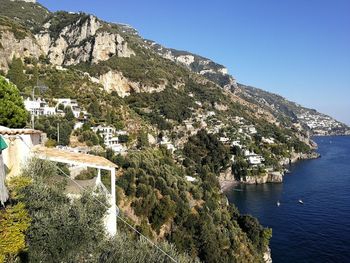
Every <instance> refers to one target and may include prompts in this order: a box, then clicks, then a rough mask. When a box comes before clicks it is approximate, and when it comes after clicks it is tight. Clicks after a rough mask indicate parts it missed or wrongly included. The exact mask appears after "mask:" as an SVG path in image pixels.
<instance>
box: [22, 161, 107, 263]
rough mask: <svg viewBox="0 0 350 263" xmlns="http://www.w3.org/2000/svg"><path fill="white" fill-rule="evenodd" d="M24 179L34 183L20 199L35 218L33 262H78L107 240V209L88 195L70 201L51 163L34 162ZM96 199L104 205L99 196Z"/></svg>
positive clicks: (31, 245) (31, 239)
mask: <svg viewBox="0 0 350 263" xmlns="http://www.w3.org/2000/svg"><path fill="white" fill-rule="evenodd" d="M23 176H27V177H30V178H32V180H33V184H31V185H29V186H28V187H26V188H25V189H23V197H22V198H21V200H22V201H23V202H25V203H26V206H27V209H28V212H29V214H30V216H31V218H32V223H31V226H30V227H29V230H28V234H27V241H28V245H29V248H28V255H29V259H30V261H34V262H39V261H41V262H43V261H44V262H62V261H72V260H73V261H77V260H78V261H79V260H80V259H81V258H85V257H86V255H88V254H89V253H92V252H94V249H95V242H96V240H101V239H102V238H103V236H104V231H103V227H102V221H103V216H104V213H105V212H106V208H104V207H103V206H101V205H100V203H97V202H96V201H95V200H93V199H92V198H91V193H89V192H84V193H83V194H82V196H81V197H80V198H78V199H74V200H70V199H69V198H68V197H67V196H66V195H65V194H64V193H63V191H62V189H63V188H62V187H64V181H63V182H62V181H61V180H60V181H58V182H57V181H52V179H53V178H55V177H57V176H58V171H57V168H56V167H55V166H54V165H52V164H51V163H48V162H44V161H35V160H34V161H32V163H30V164H29V166H28V168H27V169H25V170H24V172H23ZM95 198H98V199H99V200H100V202H104V199H103V198H102V197H100V196H97V195H95ZM43 247H45V249H42V248H43Z"/></svg>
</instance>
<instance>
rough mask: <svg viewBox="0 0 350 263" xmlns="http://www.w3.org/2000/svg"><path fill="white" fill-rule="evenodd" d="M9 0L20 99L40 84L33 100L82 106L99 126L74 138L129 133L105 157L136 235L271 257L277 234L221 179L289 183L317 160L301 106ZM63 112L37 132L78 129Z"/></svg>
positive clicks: (80, 21) (9, 53) (211, 67)
mask: <svg viewBox="0 0 350 263" xmlns="http://www.w3.org/2000/svg"><path fill="white" fill-rule="evenodd" d="M0 1H1V3H2V4H4V6H5V7H6V10H1V13H0V14H1V15H2V16H1V17H0V54H1V57H0V62H1V63H0V70H1V71H2V74H3V75H5V76H6V77H7V78H9V79H10V80H11V81H12V82H14V83H15V84H16V85H17V87H18V89H19V91H20V92H21V94H22V95H23V96H24V97H27V96H29V95H30V94H31V92H32V90H33V87H34V86H37V87H41V86H42V87H45V89H43V90H38V89H37V90H36V92H37V93H36V94H35V95H36V96H39V95H40V96H42V97H44V98H45V99H46V100H47V101H49V102H50V101H52V100H53V99H54V98H62V97H68V98H74V99H77V101H78V102H79V105H81V106H82V107H83V108H84V109H87V111H88V113H89V119H88V120H86V121H85V123H84V127H83V128H82V129H83V131H82V130H78V131H76V133H79V132H82V133H84V132H85V135H88V136H95V137H94V138H95V139H96V141H97V144H98V143H99V142H98V140H99V136H100V134H94V132H92V131H91V129H90V128H91V127H95V126H97V125H98V124H106V125H110V126H112V127H115V128H118V129H120V128H121V127H122V128H123V129H125V131H126V132H128V134H129V136H128V138H127V140H128V145H127V147H128V152H127V154H126V156H121V155H116V154H114V153H113V152H111V149H108V148H107V147H104V146H103V145H102V146H101V148H102V153H101V152H100V154H103V155H104V156H106V157H108V158H109V159H110V160H112V161H113V162H115V163H117V164H118V165H119V166H120V167H121V170H120V175H121V176H120V177H119V178H118V180H117V182H116V184H117V186H118V200H117V201H118V203H119V206H120V208H121V211H122V213H124V214H125V215H127V216H128V218H129V219H130V221H131V222H132V224H134V225H135V227H137V229H139V230H140V231H141V232H142V233H145V234H147V235H148V236H150V237H152V238H153V239H154V240H158V241H159V240H168V241H170V242H172V243H174V244H175V245H176V247H177V248H178V249H179V250H180V251H181V252H186V253H188V254H189V255H190V256H191V257H193V258H196V257H199V259H201V260H202V261H205V262H234V261H237V262H260V261H263V256H264V254H265V256H266V252H267V251H268V242H269V238H270V237H271V230H270V229H266V228H264V227H262V226H261V225H260V224H259V223H258V222H257V220H256V219H254V218H252V217H249V216H243V215H240V214H239V212H238V211H237V209H236V208H235V207H234V206H231V205H228V204H227V202H226V201H227V200H226V198H225V196H224V195H223V194H222V192H221V188H220V184H219V183H220V182H221V181H222V179H224V180H229V181H231V182H232V181H234V180H239V181H241V182H246V183H265V182H281V181H282V178H283V177H282V175H283V172H284V165H285V164H288V163H289V162H292V161H295V160H297V159H298V158H299V159H301V158H308V157H309V156H310V155H311V153H312V149H313V147H314V145H313V143H312V141H311V140H310V138H309V136H308V129H306V127H304V126H303V125H300V124H299V123H298V121H299V118H300V116H299V115H300V114H302V111H299V108H300V107H299V106H298V105H296V104H292V103H289V102H288V101H283V99H282V98H280V97H278V96H277V95H271V94H269V93H264V92H263V91H261V92H260V91H259V90H254V89H252V88H249V87H244V86H242V85H239V84H237V83H236V81H235V79H234V78H233V77H232V76H230V75H229V74H228V72H227V70H226V69H225V67H224V66H222V65H219V64H217V63H215V62H213V61H211V60H209V59H206V58H203V57H201V56H198V55H193V54H191V53H188V52H185V51H177V50H174V49H167V48H165V47H162V46H160V45H158V44H156V43H154V42H152V41H149V40H144V39H143V38H142V37H141V36H139V35H138V33H137V31H136V30H135V29H133V28H131V27H130V26H127V25H121V24H113V23H108V22H105V21H102V20H100V19H98V18H97V17H95V16H93V15H90V14H85V13H68V12H63V11H60V12H55V13H50V12H49V11H47V10H46V9H45V8H43V7H42V6H40V5H39V4H35V3H27V2H22V1H16V2H12V1H9V0H0ZM19 9H21V10H23V12H18V10H19ZM31 14H35V15H38V16H40V17H32V16H31ZM38 84H40V85H38ZM259 92H260V93H259ZM265 102H266V103H265ZM271 105H274V106H271ZM67 115H69V114H68V112H67ZM65 117H67V118H66V119H65V120H63V119H59V118H63V117H60V116H58V117H57V119H53V120H52V118H51V119H50V118H49V117H42V116H40V117H39V118H38V119H37V122H38V127H40V128H41V129H42V130H44V131H46V132H48V133H51V134H53V136H57V135H55V134H54V133H55V132H56V131H55V126H54V125H52V123H55V122H57V120H58V121H60V120H62V121H66V122H69V125H70V126H74V117H73V118H70V119H69V118H68V117H69V116H65ZM50 121H52V123H50ZM71 124H72V125H71ZM53 127H54V128H53ZM84 129H85V130H84ZM70 135H72V134H68V138H67V140H66V141H67V143H66V144H69V136H70ZM75 135H76V134H75ZM80 135H81V134H80ZM150 138H151V139H150ZM71 146H72V145H71ZM271 172H273V173H274V175H276V173H277V176H272V174H271ZM183 237H186V238H185V239H184V238H183Z"/></svg>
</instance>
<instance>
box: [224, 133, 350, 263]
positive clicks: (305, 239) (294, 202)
mask: <svg viewBox="0 0 350 263" xmlns="http://www.w3.org/2000/svg"><path fill="white" fill-rule="evenodd" d="M314 140H315V141H316V142H317V144H318V147H319V148H318V152H319V153H320V154H321V158H319V159H314V160H306V161H301V162H298V163H297V164H294V165H292V166H291V167H290V170H291V173H290V174H287V175H285V177H284V182H283V184H265V185H246V186H245V185H239V186H236V187H235V188H234V189H232V190H231V191H229V192H228V193H227V196H228V199H229V201H230V202H231V203H234V204H235V205H236V206H237V207H238V209H239V210H240V211H241V213H248V214H252V215H253V216H255V217H257V218H258V219H259V221H260V222H261V223H262V224H263V225H264V226H268V227H271V228H272V229H273V230H272V231H273V237H272V239H271V242H270V247H271V250H272V260H273V262H274V263H280V262H283V263H284V262H350V137H349V136H344V137H341V136H333V137H315V138H314ZM299 199H302V200H303V202H304V204H303V205H302V204H299V203H298V200H299ZM278 200H279V201H280V203H281V205H280V206H279V207H278V206H277V205H276V202H277V201H278Z"/></svg>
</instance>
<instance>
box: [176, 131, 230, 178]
mask: <svg viewBox="0 0 350 263" xmlns="http://www.w3.org/2000/svg"><path fill="white" fill-rule="evenodd" d="M183 153H184V156H185V158H186V159H185V160H184V165H185V166H186V167H196V171H199V170H200V169H201V167H202V166H207V167H209V169H210V170H211V171H212V172H214V173H219V172H220V171H221V170H222V169H225V168H227V165H228V164H229V160H230V159H229V150H228V149H227V148H226V147H225V146H224V145H223V144H222V142H220V141H219V140H218V138H217V136H216V135H213V134H208V133H207V132H206V131H205V130H200V131H199V132H198V133H197V134H196V135H193V136H192V137H190V138H189V139H188V142H187V143H186V144H185V146H184V149H183Z"/></svg>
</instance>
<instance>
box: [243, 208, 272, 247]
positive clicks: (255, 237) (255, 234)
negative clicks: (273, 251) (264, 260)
mask: <svg viewBox="0 0 350 263" xmlns="http://www.w3.org/2000/svg"><path fill="white" fill-rule="evenodd" d="M238 224H239V226H240V227H241V228H242V229H243V231H245V232H246V233H247V236H248V237H249V239H250V240H251V241H252V242H253V244H254V245H255V246H256V247H257V248H258V249H259V250H260V251H262V252H263V251H264V249H265V248H266V246H267V245H268V243H269V239H270V238H271V236H272V230H271V229H270V228H263V227H262V226H261V225H260V224H259V222H258V220H257V219H256V218H254V217H252V216H250V215H243V216H240V217H239V218H238Z"/></svg>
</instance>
